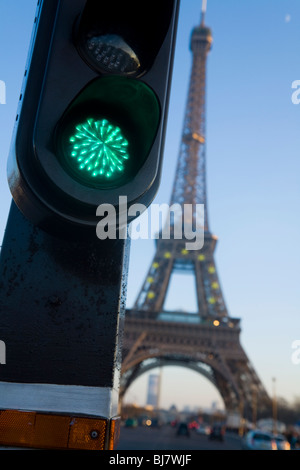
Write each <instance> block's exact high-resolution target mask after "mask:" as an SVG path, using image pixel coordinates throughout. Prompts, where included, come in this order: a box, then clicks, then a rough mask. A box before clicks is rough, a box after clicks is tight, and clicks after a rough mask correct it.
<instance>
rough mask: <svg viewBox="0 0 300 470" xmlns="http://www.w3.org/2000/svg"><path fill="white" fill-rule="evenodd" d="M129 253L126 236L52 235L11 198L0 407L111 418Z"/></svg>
mask: <svg viewBox="0 0 300 470" xmlns="http://www.w3.org/2000/svg"><path fill="white" fill-rule="evenodd" d="M128 251H129V247H128V240H119V239H116V240H99V239H98V238H97V237H96V233H95V236H94V238H90V239H89V240H70V241H68V242H66V240H64V239H61V238H56V237H53V236H51V235H49V234H47V233H46V232H44V231H42V230H41V229H39V228H38V227H36V226H34V225H32V224H31V223H30V222H29V221H28V220H27V219H25V218H24V216H23V215H22V214H21V213H20V211H19V210H18V209H17V207H16V206H15V204H14V203H12V206H11V211H10V214H9V219H8V223H7V228H6V231H5V237H4V241H3V245H2V250H1V258H0V312H1V315H0V339H1V340H2V341H4V343H5V345H6V364H5V365H1V366H0V397H1V398H0V406H1V409H13V410H20V409H21V410H26V411H31V410H34V411H35V412H42V413H59V414H63V415H69V416H73V415H78V416H81V415H84V416H90V417H101V418H105V419H106V420H108V421H109V420H111V419H112V418H114V417H116V415H117V407H118V386H119V385H118V384H119V376H120V368H121V351H120V345H121V337H122V331H123V322H124V312H125V294H126V292H125V290H126V276H127V267H128ZM0 428H1V414H0ZM0 440H1V439H0Z"/></svg>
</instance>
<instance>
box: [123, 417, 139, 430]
mask: <svg viewBox="0 0 300 470" xmlns="http://www.w3.org/2000/svg"><path fill="white" fill-rule="evenodd" d="M137 425H138V421H137V419H136V418H127V419H126V421H125V427H126V428H136V427H137Z"/></svg>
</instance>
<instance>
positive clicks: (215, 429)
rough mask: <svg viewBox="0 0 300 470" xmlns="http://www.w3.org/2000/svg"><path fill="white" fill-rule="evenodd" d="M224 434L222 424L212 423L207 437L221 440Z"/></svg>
mask: <svg viewBox="0 0 300 470" xmlns="http://www.w3.org/2000/svg"><path fill="white" fill-rule="evenodd" d="M224 436H225V426H224V425H223V424H214V425H213V426H212V427H211V430H210V433H209V435H208V437H209V439H217V440H219V441H223V440H224Z"/></svg>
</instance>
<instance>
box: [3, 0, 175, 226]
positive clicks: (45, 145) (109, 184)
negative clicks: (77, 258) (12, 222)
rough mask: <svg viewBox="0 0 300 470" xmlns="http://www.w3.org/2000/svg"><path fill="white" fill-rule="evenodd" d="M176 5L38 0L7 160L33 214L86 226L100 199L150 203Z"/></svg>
mask: <svg viewBox="0 0 300 470" xmlns="http://www.w3.org/2000/svg"><path fill="white" fill-rule="evenodd" d="M178 10H179V0H164V1H163V2H161V1H158V0H153V1H152V2H151V3H147V4H145V3H144V2H141V1H139V0H127V1H126V2H124V0H114V1H112V2H106V1H103V0H64V1H59V0H43V1H40V2H39V4H38V10H37V15H36V19H35V24H36V27H35V30H34V33H33V38H32V48H31V51H30V54H29V59H28V66H27V68H26V71H25V78H24V85H23V90H22V94H21V99H20V109H19V110H18V115H17V122H16V126H15V130H14V136H13V139H12V147H11V152H10V157H9V161H8V181H9V186H10V189H11V192H12V195H13V198H14V201H15V203H16V205H17V206H18V208H19V209H20V210H21V212H22V213H23V214H24V215H25V216H26V217H27V218H28V219H29V220H30V221H31V222H32V223H34V224H36V225H38V226H39V227H41V228H43V229H45V230H46V231H51V232H52V231H53V230H54V231H59V233H62V231H65V230H68V229H71V231H74V229H77V230H76V233H78V231H79V230H81V231H82V232H83V233H88V232H89V233H90V232H91V230H93V233H94V230H95V227H96V223H97V216H96V210H97V207H98V206H99V205H100V204H107V203H110V204H112V205H113V206H114V207H115V208H116V211H118V207H119V206H118V204H119V197H120V196H126V197H127V204H128V207H130V206H131V205H132V204H134V203H136V202H139V203H142V204H144V205H145V206H148V205H149V204H150V203H151V201H152V200H153V198H154V196H155V194H156V192H157V189H158V186H159V182H160V174H161V165H162V151H163V143H164V134H165V127H166V114H167V106H168V98H169V91H170V80H171V70H172V61H173V54H174V46H175V37H176V26H177V19H178ZM130 221H131V219H130V218H129V219H128V222H130Z"/></svg>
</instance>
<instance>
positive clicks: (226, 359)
mask: <svg viewBox="0 0 300 470" xmlns="http://www.w3.org/2000/svg"><path fill="white" fill-rule="evenodd" d="M239 336H240V321H239V320H238V319H230V318H228V319H227V321H226V322H224V324H222V323H219V324H214V323H213V321H212V320H211V319H209V318H207V319H206V320H205V319H201V318H199V316H198V315H194V314H182V313H180V312H174V313H170V312H164V313H161V314H157V313H150V312H147V313H146V312H139V315H138V316H137V315H136V311H131V310H127V312H126V320H125V335H124V344H123V364H122V379H121V389H120V398H121V399H122V398H123V397H124V394H125V392H126V391H127V389H128V387H129V386H130V385H131V384H132V383H133V381H134V380H136V379H137V378H138V377H139V376H141V375H142V374H143V373H145V372H146V371H149V370H151V369H153V368H156V367H162V366H168V365H173V366H174V365H175V366H183V367H185V368H190V369H192V370H195V371H197V372H199V373H200V374H202V375H203V376H205V377H206V378H207V379H208V380H209V381H210V382H211V383H212V384H213V385H214V386H215V387H216V388H217V390H218V391H219V393H220V395H221V397H222V399H223V401H224V406H225V409H226V411H227V412H236V411H238V412H240V413H241V414H242V415H243V417H244V418H246V419H249V420H250V421H255V420H256V418H257V416H258V415H264V414H265V413H266V412H267V411H268V410H269V409H270V407H271V402H270V398H269V396H268V395H267V393H266V391H265V389H264V387H263V386H262V384H261V382H260V380H259V378H258V377H257V375H256V373H255V371H254V370H253V368H252V366H251V364H250V361H249V359H248V357H247V355H246V353H245V351H244V350H243V348H242V346H241V344H240V339H239ZM179 380H180V378H179ZM200 404H201V396H200V392H199V405H200Z"/></svg>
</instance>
